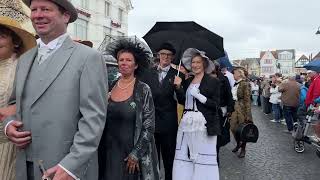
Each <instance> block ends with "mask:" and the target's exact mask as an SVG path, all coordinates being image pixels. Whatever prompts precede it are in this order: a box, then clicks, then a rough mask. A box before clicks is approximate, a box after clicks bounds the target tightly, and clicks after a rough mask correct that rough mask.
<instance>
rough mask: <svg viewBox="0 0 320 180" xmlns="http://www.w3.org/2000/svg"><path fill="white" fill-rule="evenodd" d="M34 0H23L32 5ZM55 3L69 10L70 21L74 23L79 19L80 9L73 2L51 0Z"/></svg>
mask: <svg viewBox="0 0 320 180" xmlns="http://www.w3.org/2000/svg"><path fill="white" fill-rule="evenodd" d="M31 1H32V0H23V2H24V3H25V4H26V5H27V6H28V7H30V5H31ZM50 1H51V2H53V3H56V4H57V5H59V6H61V7H63V8H64V9H65V10H66V11H67V12H69V13H70V19H69V23H73V22H74V21H76V20H77V19H78V11H77V9H76V8H75V7H74V6H73V4H72V3H71V2H69V1H68V0H50Z"/></svg>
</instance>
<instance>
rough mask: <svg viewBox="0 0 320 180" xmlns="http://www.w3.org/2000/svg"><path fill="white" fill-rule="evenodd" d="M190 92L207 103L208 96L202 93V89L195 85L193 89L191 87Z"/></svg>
mask: <svg viewBox="0 0 320 180" xmlns="http://www.w3.org/2000/svg"><path fill="white" fill-rule="evenodd" d="M190 94H191V95H192V96H193V97H194V98H196V99H198V100H199V101H200V102H201V103H202V104H204V103H206V102H207V97H205V96H204V95H202V94H200V90H199V89H198V88H197V87H195V86H193V87H192V88H191V89H190Z"/></svg>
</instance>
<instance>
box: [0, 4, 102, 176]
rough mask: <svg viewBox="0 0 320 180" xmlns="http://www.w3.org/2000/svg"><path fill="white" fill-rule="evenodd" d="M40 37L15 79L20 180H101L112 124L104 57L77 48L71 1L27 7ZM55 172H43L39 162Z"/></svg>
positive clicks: (9, 123)
mask: <svg viewBox="0 0 320 180" xmlns="http://www.w3.org/2000/svg"><path fill="white" fill-rule="evenodd" d="M25 3H26V4H27V5H28V6H29V7H30V9H31V15H30V18H31V21H32V24H33V26H34V28H35V30H36V32H37V34H38V35H39V37H40V39H38V46H36V47H35V48H33V49H31V50H30V51H28V52H26V53H25V54H24V55H23V56H21V57H20V60H19V61H18V65H17V67H18V68H17V73H16V77H15V82H16V84H15V89H14V90H13V96H12V100H15V102H16V107H17V113H16V116H15V117H12V118H11V117H10V118H6V119H5V121H4V122H5V123H4V124H5V132H6V135H7V136H8V138H9V139H10V141H11V142H13V143H14V144H16V146H17V147H18V148H19V149H20V150H19V151H17V163H16V170H17V172H16V179H19V180H38V179H41V177H42V173H44V177H51V178H53V179H54V180H56V179H59V180H71V179H81V180H97V179H98V153H97V148H98V145H99V141H100V137H101V135H102V132H103V127H104V124H105V119H106V109H107V100H106V98H105V93H106V92H107V84H106V82H107V81H106V67H105V62H104V60H103V56H102V55H101V54H100V53H98V52H97V51H95V50H93V49H92V48H89V47H87V46H85V45H82V44H79V43H76V42H74V41H73V40H72V39H71V38H70V37H69V35H68V34H67V33H66V32H67V25H68V24H69V23H72V22H74V21H76V19H77V17H78V16H77V10H76V8H75V7H74V6H73V5H72V4H71V3H70V1H67V0H31V1H25ZM39 161H41V162H43V163H44V165H45V167H47V168H49V169H48V170H47V171H45V172H41V171H40V168H38V167H39V165H38V162H39Z"/></svg>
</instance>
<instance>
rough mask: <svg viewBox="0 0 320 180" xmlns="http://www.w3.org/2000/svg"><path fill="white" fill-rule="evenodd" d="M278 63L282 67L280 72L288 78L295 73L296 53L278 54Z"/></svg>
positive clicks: (284, 52)
mask: <svg viewBox="0 0 320 180" xmlns="http://www.w3.org/2000/svg"><path fill="white" fill-rule="evenodd" d="M277 63H279V65H280V69H278V72H280V73H281V74H282V75H284V76H288V75H290V74H293V73H294V67H295V59H294V52H289V51H283V52H280V53H279V54H278V60H277Z"/></svg>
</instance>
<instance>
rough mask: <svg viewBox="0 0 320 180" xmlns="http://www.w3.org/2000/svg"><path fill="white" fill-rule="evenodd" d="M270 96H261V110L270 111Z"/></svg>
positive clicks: (267, 112)
mask: <svg viewBox="0 0 320 180" xmlns="http://www.w3.org/2000/svg"><path fill="white" fill-rule="evenodd" d="M269 100H270V98H266V97H263V112H264V113H266V114H269V113H270V112H271V103H270V102H269Z"/></svg>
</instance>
